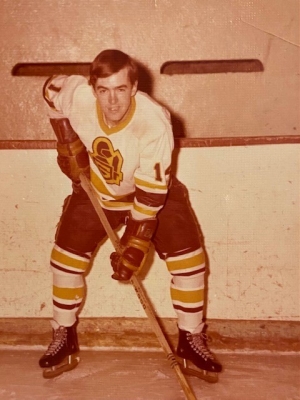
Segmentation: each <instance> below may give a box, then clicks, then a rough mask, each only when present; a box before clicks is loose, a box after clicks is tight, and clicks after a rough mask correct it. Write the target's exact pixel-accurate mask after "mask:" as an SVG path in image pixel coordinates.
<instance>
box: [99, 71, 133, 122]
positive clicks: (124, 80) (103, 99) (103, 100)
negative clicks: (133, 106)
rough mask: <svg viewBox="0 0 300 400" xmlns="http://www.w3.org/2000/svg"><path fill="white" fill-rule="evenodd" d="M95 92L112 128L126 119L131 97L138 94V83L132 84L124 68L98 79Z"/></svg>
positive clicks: (106, 119)
mask: <svg viewBox="0 0 300 400" xmlns="http://www.w3.org/2000/svg"><path fill="white" fill-rule="evenodd" d="M93 90H94V95H95V97H96V98H97V100H98V102H99V104H100V106H101V110H102V112H103V114H104V118H105V121H106V123H107V125H109V126H110V127H112V126H116V125H117V124H118V123H119V122H120V121H122V119H123V118H124V117H125V115H126V113H127V111H128V109H129V107H130V103H131V97H132V96H134V95H135V94H136V91H137V82H135V83H134V84H132V83H131V82H130V79H129V77H128V71H127V68H123V69H121V70H120V71H119V72H117V73H115V74H113V75H111V76H108V77H107V78H98V79H97V81H96V84H95V87H94V89H93Z"/></svg>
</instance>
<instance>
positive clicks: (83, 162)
mask: <svg viewBox="0 0 300 400" xmlns="http://www.w3.org/2000/svg"><path fill="white" fill-rule="evenodd" d="M50 123H51V125H52V128H53V130H54V133H55V135H56V137H57V153H58V155H57V163H58V165H59V167H60V169H61V170H62V172H63V173H64V174H65V175H67V177H68V178H70V179H71V180H72V182H73V183H75V184H79V182H80V178H79V175H80V174H81V173H84V174H85V175H86V176H87V177H89V170H90V164H89V156H88V153H87V150H86V148H85V146H84V144H83V143H82V141H81V140H80V139H79V136H78V135H77V133H76V132H75V131H74V129H73V128H72V126H71V124H70V121H69V120H68V118H51V119H50Z"/></svg>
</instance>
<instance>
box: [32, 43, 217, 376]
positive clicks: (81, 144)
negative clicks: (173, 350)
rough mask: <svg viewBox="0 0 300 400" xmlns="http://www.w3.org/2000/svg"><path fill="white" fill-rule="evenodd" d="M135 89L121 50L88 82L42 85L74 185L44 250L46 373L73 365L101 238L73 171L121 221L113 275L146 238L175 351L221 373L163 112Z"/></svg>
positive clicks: (138, 262)
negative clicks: (169, 308)
mask: <svg viewBox="0 0 300 400" xmlns="http://www.w3.org/2000/svg"><path fill="white" fill-rule="evenodd" d="M137 86H138V70H137V66H136V64H135V62H134V61H133V60H132V59H131V58H130V57H129V56H128V55H127V54H124V53H123V52H121V51H119V50H105V51H103V52H101V53H100V54H99V55H98V56H97V57H96V58H95V60H94V61H93V63H92V64H91V68H90V79H89V81H87V80H86V79H85V78H84V77H81V76H55V77H52V78H50V79H48V81H47V82H46V83H45V86H44V98H45V100H46V102H47V103H48V105H49V117H50V122H51V125H52V127H53V129H54V132H55V134H56V137H57V150H58V164H59V166H60V168H61V170H62V171H63V172H64V173H65V174H66V175H67V176H68V177H69V178H70V179H71V180H72V182H73V193H72V194H71V196H68V198H67V199H66V201H65V205H64V208H63V213H62V216H61V219H60V223H59V226H58V229H57V232H56V237H55V245H54V248H53V250H52V254H51V268H52V272H53V309H54V311H53V321H52V327H53V341H52V343H51V344H50V346H49V348H48V350H47V351H46V353H45V354H44V355H43V356H42V357H41V359H40V361H39V364H40V366H41V367H42V368H44V369H45V370H44V376H45V377H52V376H56V375H58V374H60V373H62V372H63V371H64V370H67V369H71V368H73V367H75V366H76V365H77V363H78V361H79V358H78V352H79V346H78V341H77V333H76V323H77V317H78V310H79V308H80V306H81V304H82V301H83V298H84V281H83V275H84V273H85V271H86V270H87V269H88V267H89V263H90V260H91V257H92V256H93V255H94V252H95V250H96V248H97V246H98V244H99V243H100V242H101V241H102V240H103V239H104V237H105V236H106V232H105V230H104V228H103V226H102V224H101V223H100V221H99V218H98V216H97V214H96V212H95V210H94V208H93V205H92V204H91V202H90V200H89V198H88V196H87V195H86V193H85V191H84V190H83V189H82V188H81V186H80V183H79V182H80V180H79V175H80V174H81V173H84V174H86V175H87V176H88V177H89V178H90V181H91V183H92V185H93V187H94V189H95V191H96V193H97V195H98V198H99V202H100V204H101V206H102V207H103V208H104V210H105V213H106V215H107V218H108V220H109V222H110V224H111V225H112V227H113V229H115V228H117V227H118V226H120V224H124V223H125V224H126V229H125V232H124V235H123V237H122V238H121V244H122V251H121V252H120V253H118V252H114V253H113V254H112V255H111V260H110V261H111V265H112V267H113V275H112V278H113V279H115V280H120V281H127V280H129V279H130V277H131V276H132V273H133V272H136V271H138V270H139V268H141V266H142V264H143V262H144V260H145V257H146V256H147V253H148V250H149V247H150V245H151V243H153V245H154V247H155V250H156V251H157V253H158V254H159V256H160V257H161V258H162V259H163V260H165V262H166V265H167V268H168V270H169V272H170V274H171V276H172V281H171V300H172V303H173V306H174V309H175V312H176V313H177V316H178V328H179V342H178V348H177V354H178V356H179V357H181V358H182V359H184V360H188V361H189V362H191V363H192V364H193V368H195V369H196V368H198V369H200V370H201V371H205V374H206V373H207V372H208V373H212V374H216V373H218V372H220V371H221V369H222V367H221V365H220V364H219V363H218V362H217V361H216V359H215V358H214V356H213V355H212V353H211V352H210V351H209V349H208V348H207V346H206V337H205V334H204V333H203V327H204V323H203V298H204V273H205V257H204V252H203V249H202V247H201V243H200V239H199V232H198V227H197V223H196V221H195V219H194V215H193V212H192V210H191V209H190V206H189V202H188V196H187V190H186V188H185V186H184V185H183V184H182V183H180V182H179V181H178V180H177V179H176V178H175V176H173V175H172V174H171V168H170V166H171V156H172V151H173V133H172V127H171V123H170V118H169V113H168V112H167V111H166V110H165V109H164V108H163V107H161V106H160V105H159V104H157V103H156V102H154V101H153V100H152V99H151V98H150V97H149V96H147V95H146V94H145V93H142V92H140V91H138V90H137ZM202 375H203V374H201V373H200V376H202ZM202 377H203V376H202Z"/></svg>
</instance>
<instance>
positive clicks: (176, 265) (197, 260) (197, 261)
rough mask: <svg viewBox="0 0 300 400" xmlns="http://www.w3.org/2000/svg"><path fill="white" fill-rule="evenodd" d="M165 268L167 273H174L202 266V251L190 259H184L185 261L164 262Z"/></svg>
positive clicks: (203, 256)
mask: <svg viewBox="0 0 300 400" xmlns="http://www.w3.org/2000/svg"><path fill="white" fill-rule="evenodd" d="M166 263H167V267H168V270H169V272H171V273H172V272H174V271H178V270H183V269H189V268H193V267H196V266H197V265H199V266H200V265H202V264H204V263H205V254H204V252H203V251H202V252H201V253H199V254H196V255H194V256H192V257H189V258H185V259H181V260H179V259H177V260H176V261H168V260H167V261H166Z"/></svg>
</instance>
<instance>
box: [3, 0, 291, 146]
mask: <svg viewBox="0 0 300 400" xmlns="http://www.w3.org/2000/svg"><path fill="white" fill-rule="evenodd" d="M0 31H1V35H0V44H1V46H0V56H1V64H0V75H1V77H2V79H1V80H0V90H1V98H2V113H3V115H5V118H3V119H2V124H1V131H0V139H25V138H27V139H49V138H53V134H52V132H51V130H50V129H49V126H48V124H47V121H46V119H45V118H41V115H44V114H45V109H44V105H43V104H42V101H41V87H42V85H43V82H44V80H45V78H44V77H12V76H11V70H12V68H13V66H14V65H15V64H17V63H22V62H90V61H92V60H93V59H94V57H95V56H96V55H97V54H98V53H99V52H100V51H101V50H103V49H106V48H119V49H121V50H123V51H125V52H128V53H129V54H131V55H132V56H133V57H136V58H137V59H138V60H139V61H140V62H142V63H143V64H144V65H145V66H146V68H147V69H148V72H149V74H150V76H151V78H152V83H153V85H152V94H153V95H154V96H155V97H156V99H158V100H160V101H162V102H163V103H165V104H166V105H167V106H168V107H169V109H170V110H171V111H172V113H173V115H174V116H175V117H176V122H177V124H176V126H177V129H176V134H177V135H183V134H185V135H187V136H190V137H197V136H198V137H199V136H200V137H207V136H208V137H221V136H264V135H299V114H298V110H297V107H295V104H299V90H298V87H299V73H298V72H299V1H298V0H272V1H271V0H251V1H250V0H249V1H245V0H227V1H222V0H209V1H199V0H186V1H184V2H183V1H181V0H130V1H129V0H100V1H99V0H87V1H83V0H55V1H53V0H43V1H38V0H2V1H1V4H0ZM253 58H254V59H259V60H260V61H261V62H262V63H263V65H264V71H263V72H257V73H228V74H204V75H173V76H168V75H161V74H160V67H161V66H162V64H163V63H164V62H166V61H170V60H224V59H225V60H226V59H253ZM16 115H17V116H18V118H16V117H15V116H16Z"/></svg>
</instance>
